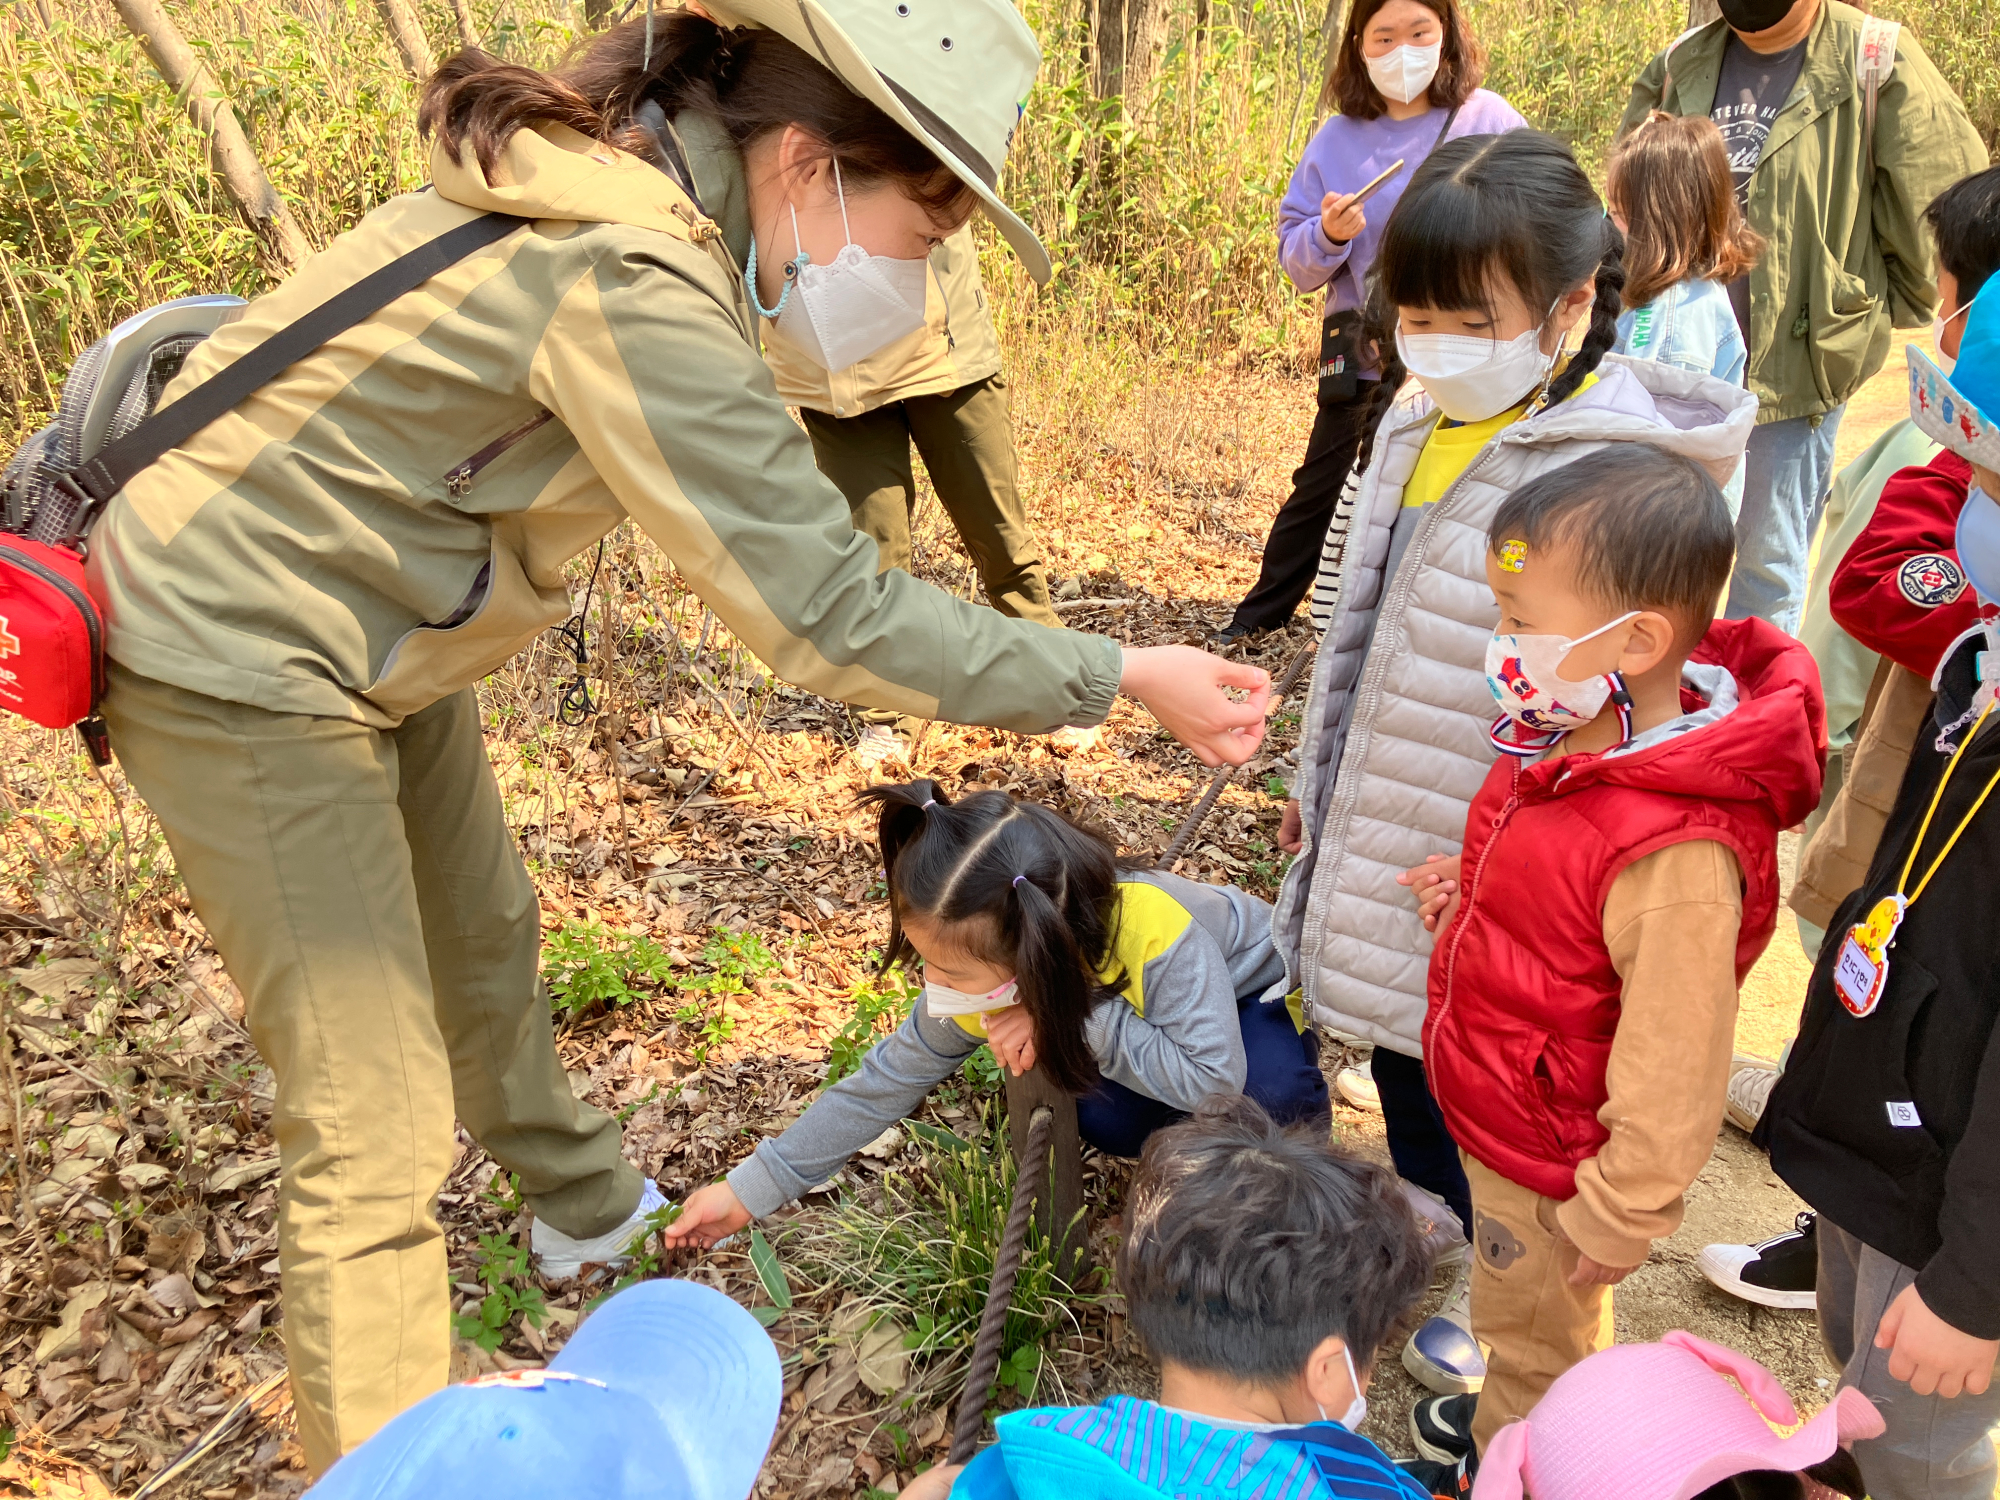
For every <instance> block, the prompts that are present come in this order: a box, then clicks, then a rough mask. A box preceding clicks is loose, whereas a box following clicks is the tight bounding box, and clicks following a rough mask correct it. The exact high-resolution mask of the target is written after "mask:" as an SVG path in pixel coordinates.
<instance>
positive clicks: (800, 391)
mask: <svg viewBox="0 0 2000 1500" xmlns="http://www.w3.org/2000/svg"><path fill="white" fill-rule="evenodd" d="M758 321H759V322H760V323H762V324H763V329H764V358H765V360H766V361H767V362H768V363H769V364H770V366H771V373H772V375H774V376H775V377H777V381H778V394H779V395H780V396H782V397H784V398H785V400H786V401H788V402H790V403H791V404H792V405H793V406H804V407H809V408H810V409H811V410H813V411H817V412H824V413H826V415H828V416H829V417H858V416H860V415H861V413H863V412H865V411H873V410H874V409H875V408H876V407H878V406H887V405H888V404H889V403H890V402H892V401H906V400H908V399H909V398H910V397H912V396H942V395H946V394H948V393H950V392H952V391H956V390H959V389H961V388H963V387H965V386H968V385H971V384H972V383H973V382H974V381H978V380H984V379H986V377H987V376H989V375H994V374H997V373H998V372H999V369H1000V340H999V339H998V338H997V337H995V335H994V333H993V318H992V315H991V314H990V313H989V312H988V311H987V309H986V286H985V283H983V282H982V281H981V280H980V279H979V246H978V244H977V243H976V242H975V241H974V240H973V237H972V226H971V225H970V224H967V225H965V227H964V228H962V229H960V230H959V231H958V233H956V234H954V235H952V236H951V237H950V238H949V239H947V240H946V241H945V242H944V243H943V244H942V245H939V246H938V247H937V249H935V250H933V251H932V252H931V274H930V278H929V281H928V284H927V287H926V290H925V293H924V326H923V327H922V328H919V329H918V330H916V332H914V333H910V334H906V335H904V336H903V337H902V338H899V339H897V340H896V341H895V342H894V343H893V344H890V345H889V346H888V347H886V348H884V349H881V350H879V351H877V352H876V353H874V354H871V355H869V356H868V358H866V359H864V360H861V361H860V362H859V363H857V364H854V365H852V366H850V367H849V368H847V369H845V370H831V371H829V370H822V369H821V368H820V367H819V366H818V365H816V364H814V363H813V362H812V361H811V360H810V359H807V358H806V357H805V355H803V354H801V353H799V351H798V349H797V348H796V347H795V346H794V345H793V344H792V343H791V342H790V341H789V340H788V339H786V337H785V336H784V334H783V333H781V332H780V331H779V329H778V325H777V324H776V323H775V322H772V321H771V320H769V319H764V318H760V319H759V320H758Z"/></svg>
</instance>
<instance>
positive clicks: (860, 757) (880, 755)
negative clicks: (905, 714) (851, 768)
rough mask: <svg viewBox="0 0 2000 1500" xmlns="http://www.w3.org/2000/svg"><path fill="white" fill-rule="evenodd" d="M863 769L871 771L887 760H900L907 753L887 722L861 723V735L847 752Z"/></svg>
mask: <svg viewBox="0 0 2000 1500" xmlns="http://www.w3.org/2000/svg"><path fill="white" fill-rule="evenodd" d="M848 753H849V754H851V755H852V756H853V757H854V763H855V764H856V765H857V766H860V767H861V768H862V769H863V770H864V771H872V770H874V769H875V768H876V767H877V766H879V765H881V764H882V762H884V761H887V760H901V759H903V758H904V755H905V754H906V753H907V752H906V751H905V750H904V749H903V742H902V740H901V739H900V738H899V737H898V736H897V734H896V731H895V730H893V729H891V728H890V727H889V726H888V725H887V724H863V725H862V726H861V737H860V738H859V739H857V740H856V741H855V742H854V748H853V750H851V751H850V752H848Z"/></svg>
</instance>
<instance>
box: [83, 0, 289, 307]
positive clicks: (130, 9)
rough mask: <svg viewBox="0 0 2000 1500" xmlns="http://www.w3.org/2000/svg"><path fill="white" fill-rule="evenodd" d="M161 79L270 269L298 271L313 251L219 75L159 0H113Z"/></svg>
mask: <svg viewBox="0 0 2000 1500" xmlns="http://www.w3.org/2000/svg"><path fill="white" fill-rule="evenodd" d="M112 3H113V4H114V5H116V6H117V7H118V14H119V16H120V17H121V18H122V19H123V20H124V22H125V25H126V26H127V27H128V28H129V29H130V30H131V32H132V34H133V35H134V36H136V37H138V39H139V42H140V45H141V46H143V47H144V48H145V49H146V55H147V56H148V57H150V58H151V59H152V60H153V66H154V67H155V68H157V69H159V72H160V76H161V77H162V78H164V79H165V80H166V81H167V84H168V86H169V87H171V88H172V89H173V91H174V92H175V93H176V94H178V95H179V96H180V99H181V103H182V105H183V107H184V108H186V110H187V112H188V118H189V119H191V120H193V121H194V123H195V128H196V129H198V130H200V131H201V133H202V134H203V135H205V136H207V137H208V151H209V159H210V161H212V162H213V163H214V166H215V173H216V175H217V176H218V177H220V178H221V179H222V186H223V188H224V190H225V191H226V192H228V194H229V196H230V199H231V200H232V201H233V202H234V203H235V204H236V207H237V210H238V211H239V212H240V213H241V214H242V215H243V217H244V218H245V219H246V220H247V221H248V222H249V224H250V227H251V228H252V229H253V230H255V231H256V233H257V239H258V242H259V243H260V244H261V245H262V246H263V248H264V253H265V255H266V257H267V258H268V260H269V261H270V263H271V264H272V266H274V267H275V268H276V269H277V270H279V271H281V272H290V271H295V270H297V269H298V268H299V266H300V265H301V264H302V263H303V262H304V261H305V258H306V257H307V256H308V255H310V254H312V245H311V244H310V243H309V242H308V241H307V239H306V237H305V233H304V231H303V230H301V229H300V228H299V226H298V222H297V220H295V219H293V217H292V211H291V210H290V209H289V208H287V207H286V206H285V200H284V199H283V198H280V197H279V196H278V190H277V189H276V188H274V187H272V186H271V179H270V178H269V177H267V176H265V175H264V168H263V165H262V163H260V162H259V161H258V160H257V153H256V152H255V151H252V150H251V149H250V142H249V141H248V140H247V139H246V138H245V137H244V134H243V126H242V125H241V124H240V123H239V122H238V121H237V118H236V111H235V110H234V109H232V108H231V107H230V104H229V101H228V100H227V99H225V98H223V97H222V89H221V86H220V85H219V84H218V83H217V82H216V79H215V75H214V74H213V73H211V72H210V71H209V69H208V65H207V64H206V63H204V62H203V61H202V60H201V59H200V58H199V57H197V56H196V55H195V53H194V49H193V48H191V47H189V46H188V44H187V43H186V41H184V40H183V39H182V37H181V34H180V32H178V31H176V30H175V29H174V23H173V22H172V21H170V20H168V19H167V13H166V11H165V9H164V8H163V7H162V6H161V4H160V0H112Z"/></svg>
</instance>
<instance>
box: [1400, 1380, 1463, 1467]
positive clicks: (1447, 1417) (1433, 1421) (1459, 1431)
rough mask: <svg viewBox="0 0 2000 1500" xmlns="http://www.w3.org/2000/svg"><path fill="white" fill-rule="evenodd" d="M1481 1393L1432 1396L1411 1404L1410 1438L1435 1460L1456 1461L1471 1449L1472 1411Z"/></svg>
mask: <svg viewBox="0 0 2000 1500" xmlns="http://www.w3.org/2000/svg"><path fill="white" fill-rule="evenodd" d="M1478 1409H1479V1397H1478V1396H1477V1395H1470V1396H1433V1397H1431V1398H1430V1399H1429V1400H1428V1401H1419V1402H1418V1403H1417V1404H1416V1405H1415V1406H1413V1407H1411V1408H1410V1439H1411V1441H1412V1442H1414V1443H1415V1444H1416V1445H1417V1452H1418V1453H1419V1454H1420V1455H1421V1456H1422V1457H1424V1458H1428V1459H1430V1460H1431V1461H1432V1462H1433V1463H1441V1464H1455V1463H1457V1462H1458V1461H1459V1460H1460V1459H1461V1458H1464V1457H1465V1456H1466V1454H1468V1453H1470V1452H1471V1451H1472V1414H1473V1413H1474V1412H1475V1411H1477V1410H1478Z"/></svg>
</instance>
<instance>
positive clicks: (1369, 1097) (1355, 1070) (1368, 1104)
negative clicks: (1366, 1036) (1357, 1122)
mask: <svg viewBox="0 0 2000 1500" xmlns="http://www.w3.org/2000/svg"><path fill="white" fill-rule="evenodd" d="M1333 1086H1334V1087H1335V1088H1336V1089H1338V1090H1340V1097H1341V1098H1343V1099H1345V1100H1346V1101H1347V1102H1348V1103H1349V1104H1351V1105H1353V1106H1354V1107H1355V1108H1356V1109H1365V1110H1367V1111H1368V1112H1369V1113H1370V1114H1376V1115H1379V1114H1381V1113H1382V1095H1381V1092H1380V1091H1379V1090H1378V1089H1377V1088H1376V1087H1375V1074H1374V1072H1373V1071H1372V1070H1371V1067H1370V1064H1369V1063H1366V1062H1360V1063H1356V1064H1355V1065H1354V1066H1353V1067H1351V1068H1342V1069H1341V1070H1340V1071H1339V1072H1338V1073H1336V1074H1334V1076H1333Z"/></svg>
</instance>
